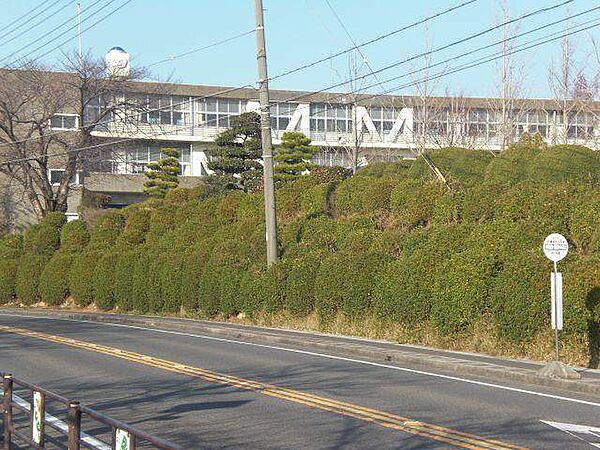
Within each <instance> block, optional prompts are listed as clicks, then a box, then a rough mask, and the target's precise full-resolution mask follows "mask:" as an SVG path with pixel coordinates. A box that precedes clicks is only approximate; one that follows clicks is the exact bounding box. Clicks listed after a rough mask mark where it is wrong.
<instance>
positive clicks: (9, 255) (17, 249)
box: [0, 234, 23, 260]
mask: <svg viewBox="0 0 600 450" xmlns="http://www.w3.org/2000/svg"><path fill="white" fill-rule="evenodd" d="M22 254H23V235H21V234H7V235H6V236H2V237H1V238H0V260H1V259H17V258H19V257H20V256H21V255H22Z"/></svg>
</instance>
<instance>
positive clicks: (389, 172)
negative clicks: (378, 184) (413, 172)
mask: <svg viewBox="0 0 600 450" xmlns="http://www.w3.org/2000/svg"><path fill="white" fill-rule="evenodd" d="M413 162H414V161H413V160H409V159H407V160H401V161H397V162H393V163H373V164H369V165H368V166H366V167H363V168H362V169H360V170H359V171H358V172H356V175H354V176H355V177H372V178H386V177H394V178H406V177H407V176H408V172H409V169H410V167H411V166H412V164H413Z"/></svg>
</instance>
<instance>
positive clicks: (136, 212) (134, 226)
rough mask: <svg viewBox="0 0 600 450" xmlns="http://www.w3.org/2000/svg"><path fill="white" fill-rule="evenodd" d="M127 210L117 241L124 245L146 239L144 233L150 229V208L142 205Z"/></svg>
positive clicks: (141, 241) (137, 243) (142, 241)
mask: <svg viewBox="0 0 600 450" xmlns="http://www.w3.org/2000/svg"><path fill="white" fill-rule="evenodd" d="M135 206H137V207H136V208H132V209H129V208H128V210H127V221H126V222H125V227H124V228H123V232H122V233H121V234H120V235H119V239H118V240H117V242H119V243H123V244H125V245H140V244H143V243H144V242H145V241H146V233H148V230H149V229H150V216H151V213H152V210H151V209H150V208H145V207H143V206H138V205H135Z"/></svg>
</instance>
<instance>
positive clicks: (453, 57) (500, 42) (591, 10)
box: [366, 6, 600, 89]
mask: <svg viewBox="0 0 600 450" xmlns="http://www.w3.org/2000/svg"><path fill="white" fill-rule="evenodd" d="M597 10H600V6H596V7H594V8H590V9H588V10H585V11H582V12H580V13H577V14H574V15H571V16H569V17H566V18H563V19H559V20H556V21H554V22H551V23H548V24H545V25H541V26H539V27H536V28H534V29H531V30H528V31H524V32H522V33H518V34H516V35H514V36H511V37H509V38H505V39H502V40H500V41H497V42H493V43H491V44H487V45H484V46H482V47H478V48H476V49H473V50H470V51H468V52H465V53H461V54H460V55H456V56H452V57H450V58H447V59H445V60H442V61H438V62H436V63H434V64H432V65H431V66H429V67H428V68H433V67H437V66H442V65H444V64H447V63H449V62H452V61H455V60H457V59H460V58H464V57H465V56H470V55H472V54H475V53H479V52H480V51H482V50H486V49H488V48H492V47H495V46H497V45H500V44H503V43H506V42H508V41H511V40H516V39H518V38H521V37H523V36H526V35H529V34H532V33H535V32H538V31H540V30H543V29H545V28H549V27H552V26H555V25H558V24H560V23H563V22H567V21H570V20H572V19H574V18H576V17H580V16H583V15H586V14H589V13H591V12H594V11H597ZM594 20H596V19H593V20H592V21H594ZM592 21H588V22H584V23H583V24H580V25H585V24H588V23H591V22H592ZM558 33H564V31H559V32H558ZM555 34H556V33H553V34H552V35H555ZM546 37H548V36H546ZM423 70H424V69H415V70H413V71H411V72H406V73H403V74H402V75H398V76H395V77H392V78H388V79H386V80H385V81H383V82H378V83H375V84H371V85H369V86H367V87H366V89H370V88H373V87H375V86H380V85H382V84H386V83H389V82H391V81H395V80H398V79H401V78H406V77H407V76H410V75H414V74H416V73H418V72H422V71H423Z"/></svg>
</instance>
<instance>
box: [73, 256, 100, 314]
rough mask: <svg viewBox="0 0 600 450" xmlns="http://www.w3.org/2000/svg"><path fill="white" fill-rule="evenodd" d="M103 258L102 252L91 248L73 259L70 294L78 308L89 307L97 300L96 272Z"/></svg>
mask: <svg viewBox="0 0 600 450" xmlns="http://www.w3.org/2000/svg"><path fill="white" fill-rule="evenodd" d="M101 257H102V252H101V251H99V250H96V249H94V248H91V247H90V248H87V249H86V250H85V251H84V252H82V253H80V254H78V255H76V256H75V257H74V258H73V262H72V264H71V270H70V271H69V277H68V280H69V292H70V293H71V296H72V297H73V299H74V300H75V303H77V305H78V306H88V305H90V304H91V303H93V302H94V300H95V292H94V270H95V268H96V265H97V264H98V261H99V260H100V258H101Z"/></svg>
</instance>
